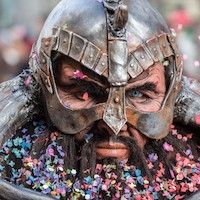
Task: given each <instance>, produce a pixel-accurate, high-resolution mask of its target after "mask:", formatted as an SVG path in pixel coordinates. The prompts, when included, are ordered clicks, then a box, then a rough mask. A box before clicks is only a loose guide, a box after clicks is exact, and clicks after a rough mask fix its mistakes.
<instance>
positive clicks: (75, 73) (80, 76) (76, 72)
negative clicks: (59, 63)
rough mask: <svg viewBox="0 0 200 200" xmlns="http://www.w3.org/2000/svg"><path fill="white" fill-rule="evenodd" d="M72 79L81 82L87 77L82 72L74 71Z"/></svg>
mask: <svg viewBox="0 0 200 200" xmlns="http://www.w3.org/2000/svg"><path fill="white" fill-rule="evenodd" d="M73 74H74V75H73V77H74V78H75V79H80V80H83V79H84V78H86V77H87V76H86V75H84V74H83V72H81V71H79V70H76V71H75V72H74V73H73Z"/></svg>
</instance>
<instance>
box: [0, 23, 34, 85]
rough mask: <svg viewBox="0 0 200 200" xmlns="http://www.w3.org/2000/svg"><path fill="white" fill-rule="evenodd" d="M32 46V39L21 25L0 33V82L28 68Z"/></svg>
mask: <svg viewBox="0 0 200 200" xmlns="http://www.w3.org/2000/svg"><path fill="white" fill-rule="evenodd" d="M32 44H33V38H31V37H30V36H29V34H28V32H27V30H26V28H25V27H24V26H22V25H16V26H14V27H12V28H5V29H2V30H1V31H0V82H2V81H5V80H8V79H10V78H12V77H13V76H16V75H18V74H19V73H20V72H21V71H22V70H23V69H26V68H27V67H28V58H29V52H30V50H31V47H32Z"/></svg>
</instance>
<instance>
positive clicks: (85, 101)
mask: <svg viewBox="0 0 200 200" xmlns="http://www.w3.org/2000/svg"><path fill="white" fill-rule="evenodd" d="M58 63H59V64H58V66H57V67H56V73H55V74H56V76H55V79H56V84H57V90H58V95H59V97H60V99H61V101H62V103H63V105H65V106H66V107H68V108H70V109H72V110H73V109H76V110H77V109H84V108H90V107H91V106H94V105H96V104H99V103H105V102H106V101H107V98H108V92H109V83H108V81H107V79H106V78H105V77H102V76H99V75H96V74H94V72H91V71H90V70H88V69H85V68H84V67H83V66H82V65H81V64H80V63H78V62H76V61H74V60H72V59H69V58H62V59H61V60H60V61H59V62H58ZM164 74H165V73H164V67H163V65H161V64H160V63H156V64H154V65H153V66H152V67H150V68H149V69H147V70H146V71H144V72H143V73H142V74H140V75H139V76H138V77H136V78H134V79H131V78H130V79H129V81H128V84H127V85H126V104H127V105H128V106H129V107H134V109H136V110H139V111H141V112H156V111H158V110H159V109H160V107H161V104H162V102H163V99H164V96H165V92H166V85H165V75H164ZM77 123H78V122H77ZM91 129H95V131H93V132H94V134H96V136H97V138H98V142H96V154H97V159H104V158H116V159H118V160H128V158H129V155H130V149H129V147H128V146H127V145H126V144H124V143H122V142H120V140H118V137H120V136H122V137H124V138H127V139H130V140H131V139H133V140H134V141H135V142H136V144H137V145H138V146H139V147H140V148H141V149H142V148H143V147H144V145H145V143H146V141H147V138H146V137H145V136H144V135H143V134H142V133H140V132H139V131H138V130H137V129H136V128H135V127H133V126H131V125H130V124H129V123H126V124H125V125H124V126H123V127H122V129H121V131H120V132H119V134H118V136H115V134H114V133H113V131H112V130H111V129H110V128H109V127H108V125H107V124H106V123H105V122H104V121H103V120H100V121H98V122H95V123H94V124H92V125H91V126H89V127H87V128H86V129H85V130H83V131H81V132H80V133H77V134H76V135H75V138H76V141H77V143H79V142H80V143H81V142H82V141H83V140H84V138H85V135H86V134H87V133H88V132H89V131H90V130H91Z"/></svg>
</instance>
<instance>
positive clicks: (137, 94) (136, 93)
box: [128, 89, 144, 98]
mask: <svg viewBox="0 0 200 200" xmlns="http://www.w3.org/2000/svg"><path fill="white" fill-rule="evenodd" d="M143 95H144V94H143V93H142V92H140V91H138V90H136V89H132V90H130V91H128V96H129V97H131V98H134V97H139V98H140V97H143Z"/></svg>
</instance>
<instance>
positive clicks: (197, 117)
mask: <svg viewBox="0 0 200 200" xmlns="http://www.w3.org/2000/svg"><path fill="white" fill-rule="evenodd" d="M195 122H196V124H198V125H200V115H196V116H195Z"/></svg>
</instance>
